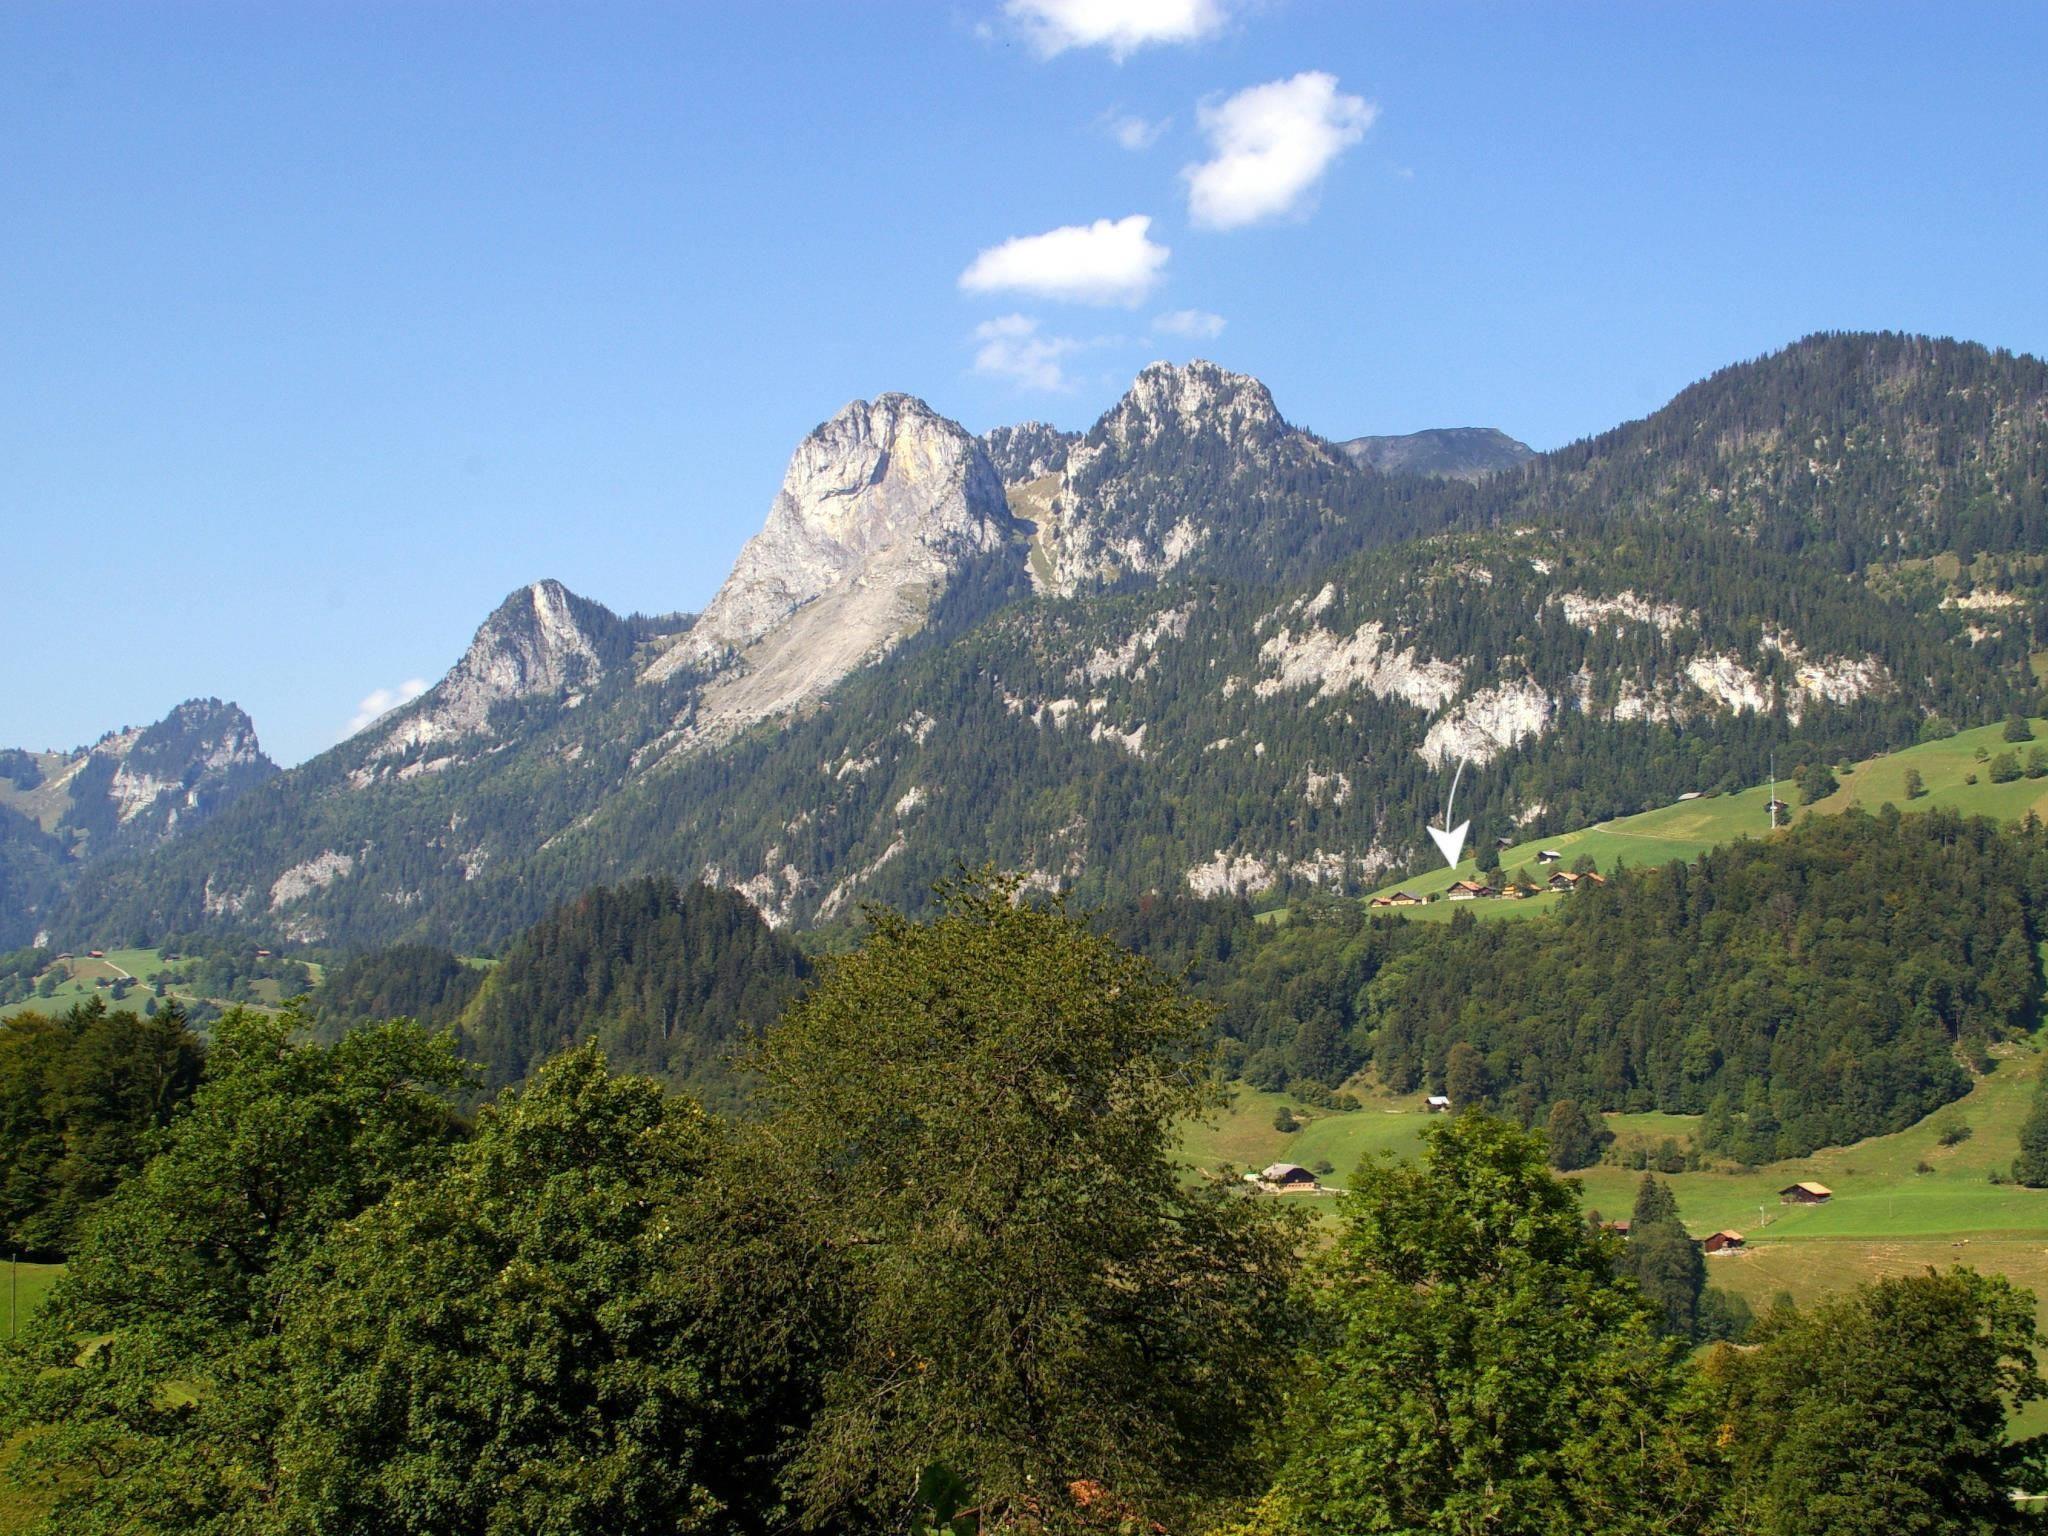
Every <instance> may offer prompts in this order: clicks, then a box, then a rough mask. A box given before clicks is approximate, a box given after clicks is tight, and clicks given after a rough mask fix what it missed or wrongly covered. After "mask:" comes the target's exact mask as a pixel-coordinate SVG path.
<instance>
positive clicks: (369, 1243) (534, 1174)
mask: <svg viewBox="0 0 2048 1536" xmlns="http://www.w3.org/2000/svg"><path fill="white" fill-rule="evenodd" d="M729 1158H730V1149H729V1148H728V1147H727V1146H725V1145H723V1138H721V1137H720V1136H719V1135H718V1134H717V1132H716V1130H715V1128H714V1126H713V1124H712V1123H711V1122H709V1121H708V1120H707V1119H706V1117H705V1115H704V1113H703V1111H702V1110H700V1109H698V1108H697V1107H696V1106H695V1105H694V1104H691V1103H688V1102H687V1101H684V1100H681V1099H674V1098H670V1097H668V1096H667V1095H666V1094H665V1092H664V1091H663V1089H662V1087H661V1085H660V1084H658V1083H656V1082H654V1081H652V1080H651V1079H648V1078H644V1077H614V1076H612V1075H611V1074H610V1073H609V1072H608V1071H607V1070H606V1066H605V1062H604V1058H603V1057H602V1055H601V1054H599V1052H598V1051H597V1049H596V1048H595V1047H591V1046H585V1047H582V1048H580V1049H577V1050H574V1051H571V1052H568V1053H566V1054H564V1055H562V1056H559V1057H556V1058H555V1059H554V1060H552V1061H550V1062H549V1063H547V1064H546V1065H544V1066H543V1067H542V1068H541V1069H540V1070H539V1072H538V1073H537V1074H536V1075H535V1076H534V1078H533V1079H532V1080H531V1081H530V1082H529V1083H528V1084H527V1085H526V1086H525V1087H524V1088H523V1089H521V1090H517V1091H514V1092H509V1093H507V1094H506V1096H505V1097H504V1099H503V1100H502V1101H501V1102H500V1103H498V1104H497V1105H494V1106H492V1107H490V1108H487V1109H485V1110H484V1111H483V1113H482V1115H481V1116H480V1118H479V1120H478V1124H477V1130H476V1136H475V1139H474V1140H473V1141H471V1142H470V1143H469V1144H468V1145H467V1146H466V1147H464V1148H462V1149H461V1151H460V1152H458V1153H457V1154H456V1156H455V1159H454V1161H453V1162H452V1163H451V1164H450V1165H449V1166H448V1167H447V1168H446V1169H445V1170H443V1171H442V1172H440V1173H438V1174H436V1175H434V1176H432V1177H429V1178H425V1179H421V1180H417V1181H415V1182H413V1183H411V1184H408V1185H406V1186H403V1187H402V1188H400V1189H398V1190H397V1191H395V1192H394V1193H393V1194H392V1195H391V1196H390V1197H389V1198H388V1199H386V1200H385V1201H383V1202H382V1203H381V1204H380V1205H378V1206H377V1207H375V1208H374V1209H373V1210H371V1211H370V1212H368V1213H367V1214H366V1215H365V1216H363V1217H362V1218H361V1219H360V1220H358V1221H356V1222H353V1223H351V1224H350V1225H349V1226H347V1227H345V1228H343V1229H342V1230H340V1231H339V1232H337V1233H336V1234H335V1235H334V1236H333V1238H332V1239H331V1240H330V1241H329V1243H328V1244H327V1245H326V1247H325V1248H324V1249H323V1250H322V1252H321V1253H320V1254H319V1255H318V1256H317V1257H316V1259H315V1261H314V1263H313V1264H312V1265H311V1266H310V1272H309V1274H308V1276H307V1281H306V1283H305V1284H303V1285H302V1286H301V1287H300V1289H299V1291H298V1293H297V1298H296V1302H295V1305H294V1306H293V1308H292V1315H291V1317H290V1319H289V1323H288V1326H287V1330H286V1335H285V1354H286V1359H287V1363H288V1365H289V1367H290V1370H291V1375H292V1379H293V1382H294V1384H295V1391H294V1393H293V1397H292V1402H291V1409H290V1413H289V1416H288V1419H287V1422H286V1426H285V1430H284V1435H283V1448H282V1450H281V1452H280V1456H279V1460H280V1462H281V1464H282V1482H283V1489H284V1494H285V1501H286V1505H287V1507H288V1509H289V1511H290V1515H291V1518H292V1520H293V1521H294V1522H297V1523H298V1524H299V1525H300V1526H302V1527H303V1528H305V1529H309V1530H336V1531H341V1530H370V1529H392V1528H394V1527H393V1526H392V1525H391V1524H390V1522H391V1520H392V1518H393V1516H392V1513H391V1512H393V1511H403V1517H402V1521H403V1523H402V1524H401V1525H399V1526H397V1527H395V1528H397V1529H402V1530H405V1531H408V1532H436V1533H440V1532H445V1533H449V1536H453V1533H457V1532H467V1531H490V1530H508V1531H509V1530H520V1531H553V1530H561V1531H657V1530H660V1531H680V1530H694V1529H704V1528H709V1527H712V1526H716V1527H718V1528H721V1529H724V1530H728V1531H731V1530H738V1531H749V1530H752V1531H758V1530H763V1529H766V1528H768V1527H769V1526H770V1525H771V1524H773V1523H774V1522H775V1520H776V1519H777V1518H778V1517H779V1516H780V1515H781V1514H782V1513H783V1511H782V1510H781V1508H780V1505H779V1502H778V1499H777V1496H776V1489H775V1476H774V1474H775V1471H776V1466H777V1461H776V1450H777V1444H776V1439H777V1436H778V1435H779V1434H780V1433H781V1432H783V1429H784V1426H785V1425H786V1424H787V1423H788V1422H789V1421H790V1420H791V1419H792V1418H794V1417H798V1416H800V1413H801V1411H802V1408H803V1406H804V1404H803V1403H802V1401H801V1398H800V1396H792V1395H789V1394H790V1393H791V1392H792V1391H793V1390H797V1388H796V1386H795V1384H796V1383H800V1381H801V1379H802V1363H803V1359H804V1352H803V1351H801V1350H799V1351H798V1352H797V1354H796V1355H795V1356H790V1355H787V1354H783V1355H780V1356H778V1355H777V1354H775V1353H774V1352H773V1351H770V1350H766V1349H762V1348H761V1347H760V1341H762V1340H765V1339H768V1338H771V1337H773V1336H775V1335H777V1334H778V1333H780V1332H781V1331H782V1330H783V1329H784V1328H786V1327H787V1326H788V1325H789V1324H790V1323H791V1320H792V1319H793V1318H795V1317H798V1316H800V1315H801V1313H802V1306H801V1303H799V1305H798V1306H797V1307H792V1306H789V1305H787V1302H788V1300H789V1298H788V1296H787V1295H785V1294H781V1293H782V1292H783V1289H784V1287H794V1286H796V1285H798V1284H799V1283H800V1282H801V1281H802V1280H804V1279H805V1278H807V1277H806V1276H805V1274H804V1268H805V1266H804V1265H803V1262H802V1257H801V1248H800V1247H799V1246H798V1245H796V1244H794V1243H790V1244H784V1245H780V1246H781V1247H782V1250H783V1252H784V1254H785V1255H786V1257H787V1259H788V1260H789V1262H788V1263H787V1265H786V1267H784V1268H782V1270H781V1278H780V1279H774V1278H769V1279H768V1283H765V1284H762V1283H759V1282H760V1281H761V1280H762V1279H763V1278H764V1277H762V1276H760V1275H758V1274H753V1273H749V1272H748V1271H747V1270H746V1269H745V1268H744V1267H743V1266H742V1264H741V1263H740V1262H739V1256H740V1255H742V1254H743V1253H744V1251H745V1247H746V1244H745V1242H744V1240H740V1241H736V1240H735V1239H736V1238H740V1239H743V1235H744V1229H745V1228H746V1227H749V1226H752V1227H753V1228H754V1230H755V1231H756V1232H757V1233H761V1232H772V1230H773V1228H772V1225H771V1226H770V1227H760V1226H758V1225H756V1224H754V1223H751V1222H747V1223H738V1222H734V1221H732V1220H730V1219H720V1218H719V1215H718V1213H719V1212H721V1211H724V1212H735V1213H736V1212H738V1211H742V1210H751V1211H752V1212H754V1213H755V1214H756V1215H760V1214H764V1213H766V1212H768V1211H769V1210H770V1208H771V1207H770V1205H769V1204H768V1203H765V1202H763V1201H761V1200H759V1199H752V1198H748V1197H746V1196H745V1195H743V1194H741V1195H740V1196H739V1198H738V1199H737V1200H736V1201H735V1200H728V1199H726V1198H725V1196H728V1195H732V1194H735V1193H737V1192H738V1191H740V1190H743V1189H744V1188H745V1187H746V1186H745V1185H744V1184H743V1183H742V1182H741V1181H739V1180H732V1181H730V1182H728V1183H726V1184H724V1186H723V1187H722V1188H721V1181H720V1178H719V1170H720V1165H721V1164H722V1163H724V1162H726V1161H727V1160H729ZM804 1300H807V1301H809V1302H811V1303H813V1304H815V1303H817V1302H819V1301H820V1296H819V1294H818V1293H813V1294H812V1295H811V1296H809V1297H807V1298H804ZM815 1309H816V1311H818V1312H820V1313H828V1312H829V1310H830V1309H829V1308H827V1307H824V1306H822V1305H819V1306H816V1308H815Z"/></svg>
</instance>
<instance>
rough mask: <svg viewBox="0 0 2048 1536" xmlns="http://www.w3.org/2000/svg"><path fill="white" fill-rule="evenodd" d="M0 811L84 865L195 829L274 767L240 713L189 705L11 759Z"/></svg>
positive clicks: (212, 704) (213, 704)
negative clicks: (88, 739)
mask: <svg viewBox="0 0 2048 1536" xmlns="http://www.w3.org/2000/svg"><path fill="white" fill-rule="evenodd" d="M0 756H5V757H8V758H9V759H13V760H18V762H17V763H16V765H15V767H16V771H15V772H14V773H13V774H12V775H11V776H9V777H7V778H0V807H4V808H5V809H7V810H11V811H15V812H18V813H20V814H21V815H23V816H26V817H27V818H29V820H31V821H33V822H34V823H35V824H36V825H37V826H39V827H40V828H41V829H42V830H43V831H44V832H47V833H51V834H53V835H55V836H56V837H58V838H59V839H61V841H62V843H63V845H64V847H65V851H66V853H67V855H68V856H69V857H70V858H72V859H74V860H79V861H83V860H85V859H90V858H97V857H100V856H101V855H104V854H107V853H112V852H116V851H121V852H127V851H133V850H136V849H142V848H150V847H154V846H155V845H157V844H158V843H160V842H162V841H163V840H165V839H166V838H168V837H170V836H171V835H172V834H173V833H174V832H176V831H178V830H179V829H180V828H182V827H187V826H193V825H197V824H198V823H200V822H202V821H204V820H206V818H207V817H209V816H211V815H212V814H213V813H214V812H216V811H218V810H221V809H223V808H224V807H226V806H227V805H229V804H230V803H231V802H233V801H234V800H235V799H236V798H238V797H239V796H240V795H242V794H243V793H244V792H245V791H247V790H249V789H252V788H254V787H255V786H256V785H258V784H261V783H262V782H263V781H264V780H265V779H268V778H270V777H271V776H272V775H274V774H275V773H276V772H277V771H278V769H277V765H276V764H275V763H273V762H272V761H271V760H270V759H269V758H268V757H266V756H264V754H263V748H262V746H261V745H260V744H259V743H258V742H257V739H256V727H255V726H254V725H253V724H252V723H251V722H250V720H249V717H248V715H247V714H245V713H244V712H243V711H242V710H241V709H240V708H239V707H238V706H236V705H234V704H228V703H223V702H222V701H221V700H219V699H188V700H187V701H186V702H185V703H183V704H180V705H179V706H178V707H177V708H176V709H174V710H172V711H171V712H170V713H169V714H168V715H165V716H164V718H163V719H161V720H159V721H157V722H156V724H154V725H149V726H128V727H124V728H123V729H121V730H118V731H109V732H107V734H106V735H104V736H102V737H101V738H100V739H99V740H98V741H96V742H94V743H93V744H92V745H91V746H90V747H85V748H81V749H79V750H77V751H75V752H68V753H67V752H44V753H27V752H14V753H7V754H0Z"/></svg>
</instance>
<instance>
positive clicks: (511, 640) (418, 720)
mask: <svg viewBox="0 0 2048 1536" xmlns="http://www.w3.org/2000/svg"><path fill="white" fill-rule="evenodd" d="M630 649H631V638H630V635H629V634H628V632H627V629H626V625H625V621H624V620H622V619H620V618H618V617H617V616H616V615H615V614H613V613H612V612H611V611H610V610H609V609H607V608H605V607H604V606H603V605H601V604H598V603H594V602H591V601H590V600H589V599H588V598H582V597H578V596H577V595H576V594H575V593H573V592H571V591H570V590H569V589H568V588H567V587H565V586H563V585H562V584H561V583H560V582H559V581H554V580H546V581H536V582H534V583H533V584H532V585H530V586H525V587H521V588H520V589H519V590H518V591H516V592H514V593H513V594H512V595H511V596H510V597H508V598H506V599H505V601H504V602H502V603H500V604H499V605H498V607H497V609H496V611H495V612H493V613H492V614H491V616H490V617H489V618H487V619H485V620H484V622H483V623H482V624H481V625H480V626H478V628H477V632H476V637H475V638H474V639H473V640H471V641H470V643H469V649H468V650H467V651H465V652H463V655H462V659H461V660H460V661H458V662H457V663H456V664H455V665H454V667H452V668H451V669H450V670H449V672H448V675H447V676H446V677H444V678H442V679H441V681H440V682H438V683H436V684H435V685H434V686H433V687H432V688H430V689H428V690H427V691H426V692H425V693H424V694H422V695H421V696H420V698H419V700H418V701H417V702H416V703H414V704H411V705H408V706H407V707H406V708H405V709H403V710H401V711H400V712H399V718H398V720H397V723H396V724H395V725H392V726H391V727H390V728H389V730H387V731H386V732H385V734H384V736H383V739H382V740H381V741H380V742H379V744H378V746H377V749H376V751H375V753H373V754H372V755H373V756H378V757H385V756H397V755H399V754H402V753H405V752H409V751H411V750H412V749H413V748H415V747H421V746H428V745H431V744H434V743H437V742H449V741H455V740H459V739H460V738H462V737H464V736H475V735H487V734H488V733H489V732H490V728H491V727H490V714H491V706H492V705H494V704H497V703H499V702H501V701H503V700H506V699H516V698H525V697H529V696H532V695H537V694H558V695H567V694H570V693H572V692H573V691H574V690H576V689H578V688H587V687H589V686H591V685H592V684H594V683H596V682H597V681H598V680H599V679H600V678H601V677H602V676H603V675H604V673H605V672H606V670H607V669H608V668H609V667H610V666H611V665H613V664H615V663H616V662H618V661H620V660H623V659H624V657H625V654H626V653H627V652H628V651H630ZM387 718H388V717H387ZM382 725H383V722H381V721H380V722H378V724H376V725H372V726H371V727H369V729H371V730H378V729H380V728H381V727H382Z"/></svg>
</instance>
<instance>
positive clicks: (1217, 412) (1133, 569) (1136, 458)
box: [1032, 359, 1358, 593]
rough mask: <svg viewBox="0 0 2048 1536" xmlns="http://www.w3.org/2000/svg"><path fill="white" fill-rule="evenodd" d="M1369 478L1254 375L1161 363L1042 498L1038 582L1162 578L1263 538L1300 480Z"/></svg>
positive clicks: (1143, 375) (1073, 450) (1080, 445)
mask: <svg viewBox="0 0 2048 1536" xmlns="http://www.w3.org/2000/svg"><path fill="white" fill-rule="evenodd" d="M1357 473H1358V471H1357V470H1356V469H1355V468H1354V467H1353V466H1352V465H1351V464H1350V462H1349V461H1348V460H1346V459H1344V458H1343V457H1342V456H1341V455H1340V454H1338V453H1337V452H1336V450H1335V449H1333V448H1332V447H1330V445H1329V444H1327V443H1325V442H1324V441H1323V440H1322V439H1321V438H1319V437H1317V436H1315V435H1314V434H1313V433H1309V432H1304V431H1301V430H1300V429H1298V428H1296V427H1292V426H1290V425H1288V423H1287V421H1286V419H1285V418H1283V417H1282V416H1281V414H1280V411H1279V408H1278V407H1277V406H1276V405H1274V403H1273V395H1272V392H1271V391H1270V390H1268V389H1267V388H1266V386H1265V385H1264V384H1262V383H1261V382H1260V381H1259V380H1257V379H1255V378H1252V377H1251V376H1250V375H1249V374H1243V373H1233V372H1231V371H1230V370H1229V369H1227V368H1222V367H1219V366H1217V365H1216V364H1215V363H1212V362H1208V361H1206V360H1202V359H1197V360H1195V361H1194V362H1190V363H1181V364H1176V363H1153V364H1151V365H1149V366H1148V367H1146V368H1145V369H1143V370H1142V371H1141V372H1140V373H1139V374H1138V376H1137V378H1136V379H1135V380H1134V381H1133V382H1132V384H1131V387H1130V389H1129V390H1128V391H1127V392H1126V393H1125V394H1124V397H1123V398H1122V399H1121V400H1119V401H1118V402H1117V403H1116V404H1115V405H1113V406H1111V407H1110V408H1109V410H1107V411H1106V412H1104V413H1103V415H1102V417H1101V419H1100V420H1098V421H1097V422H1096V423H1095V425H1094V426H1093V427H1091V428H1090V429H1089V430H1088V433H1087V435H1086V436H1085V437H1084V438H1083V439H1082V440H1081V441H1079V442H1077V443H1074V444H1072V445H1071V446H1070V447H1069V449H1068V451H1067V455H1066V464H1065V469H1064V471H1063V475H1062V478H1061V481H1060V486H1059V490H1058V491H1057V493H1056V494H1053V495H1050V496H1040V497H1038V498H1037V499H1036V500H1037V504H1036V505H1035V506H1034V508H1033V509H1032V515H1033V521H1034V522H1035V523H1036V525H1037V537H1036V547H1037V555H1038V558H1037V559H1035V560H1034V562H1033V573H1034V579H1036V580H1038V581H1039V582H1040V584H1041V585H1043V586H1046V587H1048V588H1050V589H1051V590H1053V591H1057V592H1061V593H1073V592H1076V591H1079V590H1080V589H1082V588H1083V587H1086V586H1088V585H1090V584H1093V583H1098V582H1113V581H1119V580H1123V579H1126V578H1128V577H1131V576H1134V575H1136V576H1157V575H1159V574H1161V573H1163V572H1165V571H1168V570H1171V569H1172V568H1174V567H1175V566H1178V565H1181V564H1182V563H1183V562H1185V561H1187V560H1189V559H1190V558H1193V557H1194V556H1195V555H1196V553H1197V552H1198V551H1201V550H1203V549H1205V548H1210V547H1212V546H1214V545H1215V544H1216V543H1217V541H1218V540H1219V539H1220V540H1222V541H1224V542H1227V543H1243V542H1244V541H1245V540H1246V539H1248V538H1256V537H1257V529H1256V527H1255V526H1254V525H1258V524H1262V523H1263V522H1264V521H1265V511H1266V508H1267V507H1268V505H1269V504H1270V503H1272V502H1273V501H1274V499H1275V497H1277V496H1279V495H1280V487H1281V486H1283V485H1284V484H1286V483H1287V481H1288V480H1290V479H1292V480H1294V481H1296V482H1301V481H1302V477H1304V476H1307V477H1310V478H1314V477H1317V476H1322V477H1329V476H1337V477H1340V478H1341V477H1351V478H1355V477H1356V475H1357Z"/></svg>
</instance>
